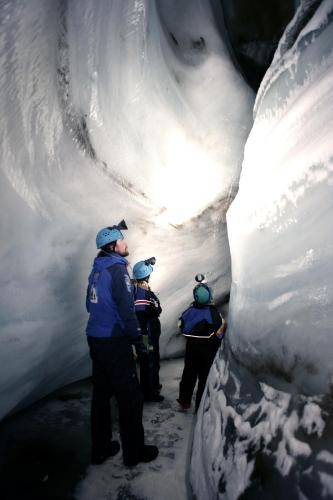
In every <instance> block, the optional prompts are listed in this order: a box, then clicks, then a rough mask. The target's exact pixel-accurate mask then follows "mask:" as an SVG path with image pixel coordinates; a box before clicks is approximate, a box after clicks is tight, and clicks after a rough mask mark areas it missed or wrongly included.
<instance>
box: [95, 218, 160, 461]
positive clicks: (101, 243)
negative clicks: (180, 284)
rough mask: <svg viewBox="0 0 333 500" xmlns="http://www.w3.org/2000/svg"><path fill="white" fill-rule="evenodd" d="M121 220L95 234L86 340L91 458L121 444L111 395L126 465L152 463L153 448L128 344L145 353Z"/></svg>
mask: <svg viewBox="0 0 333 500" xmlns="http://www.w3.org/2000/svg"><path fill="white" fill-rule="evenodd" d="M122 229H127V226H126V223H125V221H122V222H121V223H120V224H118V225H116V226H111V227H106V228H103V229H101V230H100V231H99V232H98V234H97V237H96V246H97V248H98V249H99V250H100V251H99V253H98V255H97V257H96V258H95V260H94V264H93V268H92V271H91V273H90V276H89V283H88V289H87V298H86V307H87V311H88V313H89V319H88V324H87V329H86V333H87V339H88V344H89V348H90V356H91V359H92V381H93V394H92V402H91V445H92V448H91V462H92V463H93V464H101V463H103V462H104V461H105V460H106V459H107V458H108V457H110V456H113V455H115V454H116V453H117V452H118V451H119V449H120V446H119V443H118V442H117V441H112V424H111V413H110V398H111V397H112V396H115V398H116V400H117V403H118V408H119V426H120V438H121V444H122V450H123V461H124V464H125V465H127V466H132V465H136V464H137V463H138V462H150V461H151V460H154V459H155V458H156V457H157V455H158V449H157V447H156V446H147V445H145V444H144V429H143V425H142V405H143V402H142V394H141V390H140V385H139V380H138V377H137V373H136V365H135V361H134V356H133V350H132V345H135V346H136V349H137V352H139V354H140V352H142V353H144V351H145V348H144V345H143V343H142V338H141V332H140V327H139V325H138V321H137V318H136V315H135V310H134V297H133V290H132V284H131V280H130V277H129V275H128V272H127V265H128V262H127V260H126V258H125V257H127V256H128V255H129V252H128V247H127V243H126V241H125V239H124V237H123V234H122V232H121V230H122Z"/></svg>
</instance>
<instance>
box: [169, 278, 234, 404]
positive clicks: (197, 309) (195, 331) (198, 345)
mask: <svg viewBox="0 0 333 500" xmlns="http://www.w3.org/2000/svg"><path fill="white" fill-rule="evenodd" d="M203 279H204V277H203V275H197V276H196V280H197V281H199V285H197V286H196V287H195V288H194V290H193V296H194V301H193V302H192V304H191V305H190V307H189V308H188V309H186V310H185V311H184V312H183V313H182V315H181V316H180V318H179V323H178V326H179V328H180V331H181V333H182V334H183V335H184V337H186V350H185V359H184V361H185V365H184V370H183V374H182V378H181V381H180V384H179V399H177V401H178V403H179V404H180V406H181V407H182V408H183V409H184V410H188V409H189V408H190V406H191V400H192V395H193V391H194V388H195V385H196V383H197V381H198V389H197V393H196V400H195V410H196V411H197V410H198V408H199V406H200V401H201V397H202V394H203V391H204V388H205V385H206V380H207V377H208V373H209V370H210V367H211V365H212V363H213V361H214V358H215V355H216V352H217V350H218V349H219V347H220V344H221V341H222V339H223V337H224V333H225V331H226V327H227V323H226V320H224V319H223V318H222V316H221V315H220V313H219V312H218V310H217V309H216V307H215V306H214V304H213V303H212V291H211V289H210V288H209V287H208V286H207V285H206V284H204V283H202V281H203Z"/></svg>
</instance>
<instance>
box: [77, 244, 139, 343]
mask: <svg viewBox="0 0 333 500" xmlns="http://www.w3.org/2000/svg"><path fill="white" fill-rule="evenodd" d="M86 307H87V311H88V313H89V320H88V324H87V329H86V333H87V335H88V336H90V337H104V338H105V337H109V338H110V337H112V338H114V337H124V336H125V337H129V338H130V339H131V340H134V341H135V340H138V338H139V335H140V327H139V324H138V322H137V319H136V315H135V310H134V298H133V289H132V284H131V280H130V277H129V275H128V272H127V260H126V259H124V257H121V256H120V255H118V254H116V253H112V254H110V255H105V256H104V255H103V254H99V255H98V256H97V257H96V258H95V260H94V265H93V268H92V271H91V273H90V276H89V284H88V289H87V298H86Z"/></svg>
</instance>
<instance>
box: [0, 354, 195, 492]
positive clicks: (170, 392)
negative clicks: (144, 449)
mask: <svg viewBox="0 0 333 500" xmlns="http://www.w3.org/2000/svg"><path fill="white" fill-rule="evenodd" d="M182 369H183V359H178V360H171V361H163V362H162V364H161V382H162V384H163V390H162V393H163V395H164V396H165V400H164V401H163V402H162V403H160V404H158V403H147V404H145V406H144V427H145V435H146V442H147V443H154V444H157V445H158V447H159V449H160V454H159V457H158V458H157V460H155V461H153V462H151V463H150V464H139V465H138V466H137V467H132V468H128V467H124V466H123V464H122V457H121V452H120V453H119V454H118V455H117V456H116V457H113V458H111V459H109V460H108V461H107V462H105V463H104V464H102V465H99V466H91V465H90V464H89V459H90V438H89V436H90V428H89V425H90V424H89V420H90V399H91V393H92V385H91V382H90V380H85V381H81V382H77V383H75V384H71V385H69V386H67V387H65V388H63V389H61V390H58V391H56V392H55V393H53V394H51V395H50V396H49V397H47V398H45V399H43V400H41V401H39V402H38V403H36V404H34V405H33V406H31V407H30V408H29V409H28V410H26V411H23V412H21V413H19V414H16V415H14V416H13V417H11V418H9V419H6V420H4V421H3V422H2V423H1V424H0V492H1V500H45V499H46V498H47V499H48V500H73V498H74V496H75V497H76V499H77V500H84V499H87V500H104V499H107V500H111V499H112V500H116V499H118V500H125V499H132V500H135V499H136V500H142V499H146V500H157V499H158V500H160V499H161V500H164V499H166V500H169V499H170V498H172V499H174V500H187V499H189V498H191V493H190V491H189V489H188V481H187V476H186V471H188V470H189V467H188V464H189V453H190V449H191V442H192V432H193V426H194V421H195V416H194V414H193V413H191V412H188V413H184V412H182V411H180V410H179V408H178V404H177V403H176V398H177V396H178V384H179V379H180V376H181V373H182ZM112 401H114V400H112ZM112 410H113V415H116V421H115V423H114V426H115V432H114V437H115V438H116V439H117V438H118V436H119V435H118V432H117V411H116V405H115V404H112ZM80 481H81V482H80Z"/></svg>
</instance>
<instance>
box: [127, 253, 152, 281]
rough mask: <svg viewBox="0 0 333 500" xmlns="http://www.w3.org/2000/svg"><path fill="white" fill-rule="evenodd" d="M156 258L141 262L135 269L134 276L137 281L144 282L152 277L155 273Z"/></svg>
mask: <svg viewBox="0 0 333 500" xmlns="http://www.w3.org/2000/svg"><path fill="white" fill-rule="evenodd" d="M155 262H156V259H155V257H150V259H147V260H140V261H139V262H137V263H136V264H135V266H134V267H133V276H134V278H135V279H136V280H143V279H145V278H147V277H148V276H150V275H151V273H152V272H153V270H154V269H153V265H154V264H155Z"/></svg>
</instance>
